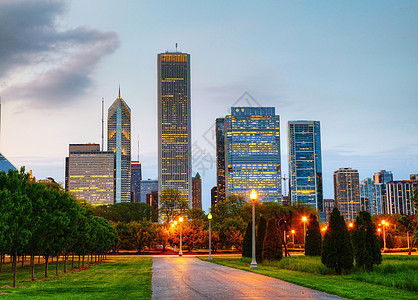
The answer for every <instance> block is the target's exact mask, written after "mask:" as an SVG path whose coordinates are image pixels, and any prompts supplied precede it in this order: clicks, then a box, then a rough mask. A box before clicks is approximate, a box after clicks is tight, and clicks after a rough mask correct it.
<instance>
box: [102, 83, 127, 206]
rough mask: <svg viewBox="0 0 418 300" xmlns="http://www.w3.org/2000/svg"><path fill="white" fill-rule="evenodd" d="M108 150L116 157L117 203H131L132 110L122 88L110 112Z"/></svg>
mask: <svg viewBox="0 0 418 300" xmlns="http://www.w3.org/2000/svg"><path fill="white" fill-rule="evenodd" d="M107 150H108V151H111V152H113V153H114V156H115V171H116V174H115V202H116V203H120V202H131V109H130V108H129V106H128V105H127V104H126V102H125V101H124V100H123V99H122V98H121V97H120V88H119V96H118V97H117V98H116V100H115V101H114V102H113V104H112V105H111V106H110V108H109V110H108V119H107Z"/></svg>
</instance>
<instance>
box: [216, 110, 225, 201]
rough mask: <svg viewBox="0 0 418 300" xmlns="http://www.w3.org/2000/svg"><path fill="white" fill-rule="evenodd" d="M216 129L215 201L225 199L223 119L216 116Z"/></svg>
mask: <svg viewBox="0 0 418 300" xmlns="http://www.w3.org/2000/svg"><path fill="white" fill-rule="evenodd" d="M215 126H216V128H215V130H216V184H217V201H216V202H220V201H224V200H225V119H224V118H218V119H216V123H215Z"/></svg>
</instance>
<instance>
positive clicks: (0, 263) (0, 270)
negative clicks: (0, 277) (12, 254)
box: [0, 254, 4, 273]
mask: <svg viewBox="0 0 418 300" xmlns="http://www.w3.org/2000/svg"><path fill="white" fill-rule="evenodd" d="M3 261H4V256H3V254H1V255H0V273H1V272H3Z"/></svg>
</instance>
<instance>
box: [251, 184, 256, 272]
mask: <svg viewBox="0 0 418 300" xmlns="http://www.w3.org/2000/svg"><path fill="white" fill-rule="evenodd" d="M257 197H258V195H257V192H256V191H255V190H252V191H251V194H250V199H251V202H252V206H253V226H252V227H253V234H252V250H253V251H252V259H251V265H250V269H251V270H257V262H256V261H255V203H256V202H257Z"/></svg>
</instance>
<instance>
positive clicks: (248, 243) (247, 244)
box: [242, 221, 253, 257]
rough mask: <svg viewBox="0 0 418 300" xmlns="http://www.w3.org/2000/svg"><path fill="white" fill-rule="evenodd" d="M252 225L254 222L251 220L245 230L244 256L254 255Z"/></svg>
mask: <svg viewBox="0 0 418 300" xmlns="http://www.w3.org/2000/svg"><path fill="white" fill-rule="evenodd" d="M252 226H253V222H251V221H250V222H249V223H248V225H247V230H246V231H245V235H244V240H243V241H242V257H251V255H252V253H251V251H252V249H251V242H252V240H253V239H252Z"/></svg>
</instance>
